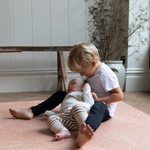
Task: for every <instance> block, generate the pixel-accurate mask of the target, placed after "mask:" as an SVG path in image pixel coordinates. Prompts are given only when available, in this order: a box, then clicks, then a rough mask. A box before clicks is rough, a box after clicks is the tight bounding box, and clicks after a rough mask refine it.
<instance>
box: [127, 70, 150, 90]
mask: <svg viewBox="0 0 150 150" xmlns="http://www.w3.org/2000/svg"><path fill="white" fill-rule="evenodd" d="M125 91H126V92H131V91H150V69H144V68H140V69H139V68H130V69H127V71H126V85H125Z"/></svg>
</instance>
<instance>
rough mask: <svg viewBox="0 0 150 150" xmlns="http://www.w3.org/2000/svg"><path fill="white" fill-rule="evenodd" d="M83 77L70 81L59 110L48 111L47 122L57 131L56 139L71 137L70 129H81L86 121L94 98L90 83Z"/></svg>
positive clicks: (46, 114)
mask: <svg viewBox="0 0 150 150" xmlns="http://www.w3.org/2000/svg"><path fill="white" fill-rule="evenodd" d="M84 81H85V80H84V79H82V78H74V79H72V80H71V81H70V82H69V85H68V90H67V95H66V97H65V98H64V100H63V102H62V103H61V107H60V111H59V112H51V111H46V112H45V113H44V115H45V116H46V117H48V119H47V124H48V126H49V128H50V130H51V131H53V132H54V133H55V138H54V140H62V139H66V138H69V137H70V136H71V133H70V132H69V130H70V131H71V130H74V131H75V130H79V128H80V126H81V124H82V123H84V122H85V120H86V118H87V116H88V113H89V111H90V108H91V106H92V105H93V104H94V99H93V97H92V94H91V89H90V86H89V84H88V83H85V82H84Z"/></svg>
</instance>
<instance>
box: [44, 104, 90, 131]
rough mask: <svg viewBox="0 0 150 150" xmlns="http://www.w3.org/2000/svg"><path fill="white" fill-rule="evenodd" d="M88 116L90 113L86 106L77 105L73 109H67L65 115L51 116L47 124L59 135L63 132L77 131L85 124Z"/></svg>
mask: <svg viewBox="0 0 150 150" xmlns="http://www.w3.org/2000/svg"><path fill="white" fill-rule="evenodd" d="M87 116H88V112H87V110H86V108H85V107H84V106H82V105H75V106H73V107H72V108H68V109H66V110H65V111H64V112H63V113H56V114H55V115H51V116H49V117H48V119H47V124H48V127H49V128H50V130H51V131H53V132H54V133H59V132H60V131H62V130H67V131H68V130H70V131H71V130H74V131H76V130H79V127H80V125H81V124H82V123H84V122H85V120H86V118H87Z"/></svg>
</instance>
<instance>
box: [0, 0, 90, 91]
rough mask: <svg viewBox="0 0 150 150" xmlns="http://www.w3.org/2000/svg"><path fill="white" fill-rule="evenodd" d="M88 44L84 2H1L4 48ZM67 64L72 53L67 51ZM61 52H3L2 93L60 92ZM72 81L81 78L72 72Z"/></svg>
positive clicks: (0, 69)
mask: <svg viewBox="0 0 150 150" xmlns="http://www.w3.org/2000/svg"><path fill="white" fill-rule="evenodd" d="M83 41H88V34H87V8H86V5H85V2H84V0H13V1H12V0H0V46H72V45H74V44H76V43H78V42H83ZM64 54H65V60H66V65H67V59H68V58H67V57H68V52H65V53H64ZM56 58H57V53H56V52H22V53H0V85H1V86H0V92H1V93H3V92H25V91H45V90H51V91H52V90H56V89H57V59H56ZM67 70H68V75H69V78H73V77H74V76H78V74H74V73H71V71H70V70H69V69H67Z"/></svg>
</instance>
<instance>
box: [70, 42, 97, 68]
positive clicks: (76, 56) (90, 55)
mask: <svg viewBox="0 0 150 150" xmlns="http://www.w3.org/2000/svg"><path fill="white" fill-rule="evenodd" d="M92 60H95V61H96V62H98V61H100V57H99V53H98V50H97V48H96V47H95V46H94V45H93V44H91V43H79V44H76V45H74V46H73V48H72V49H71V51H70V54H69V56H68V67H69V69H70V70H72V71H74V70H76V69H80V68H87V67H88V66H89V65H90V62H91V61H92Z"/></svg>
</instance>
